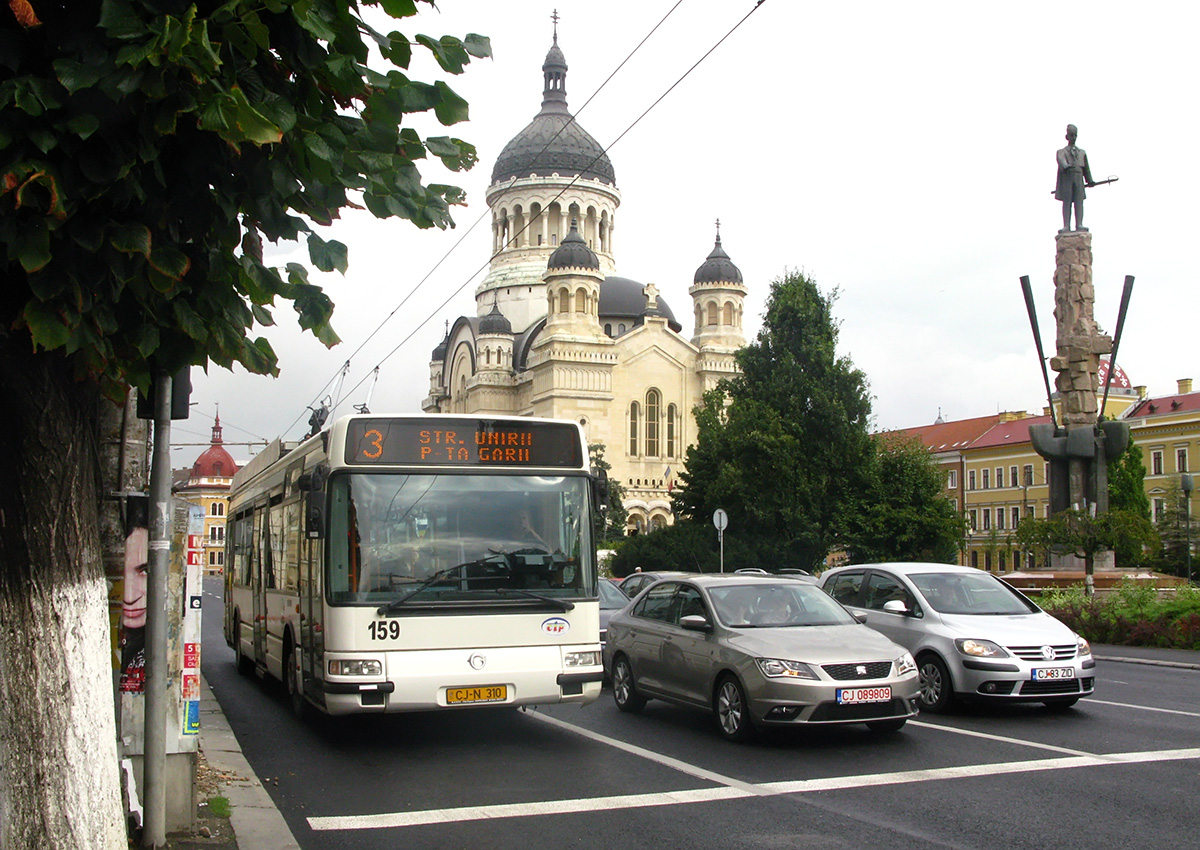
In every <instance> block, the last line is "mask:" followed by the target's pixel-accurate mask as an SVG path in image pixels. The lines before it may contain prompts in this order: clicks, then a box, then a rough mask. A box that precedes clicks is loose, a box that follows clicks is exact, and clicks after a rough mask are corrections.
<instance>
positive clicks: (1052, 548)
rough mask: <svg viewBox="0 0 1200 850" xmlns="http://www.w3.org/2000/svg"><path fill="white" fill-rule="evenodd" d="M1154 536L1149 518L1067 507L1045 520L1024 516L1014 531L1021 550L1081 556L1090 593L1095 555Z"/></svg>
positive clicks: (1139, 544)
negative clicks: (1094, 514) (1093, 512)
mask: <svg viewBox="0 0 1200 850" xmlns="http://www.w3.org/2000/svg"><path fill="white" fill-rule="evenodd" d="M1155 539H1156V534H1155V531H1154V527H1153V526H1152V525H1151V524H1150V520H1148V519H1146V518H1145V517H1142V516H1139V515H1138V514H1136V513H1131V512H1130V511H1125V510H1110V511H1109V512H1108V513H1105V514H1101V515H1100V516H1092V514H1091V513H1089V512H1087V511H1077V510H1074V509H1069V510H1065V511H1059V512H1058V513H1056V514H1054V515H1053V516H1051V517H1048V518H1046V519H1036V518H1034V517H1026V518H1025V519H1023V520H1021V524H1020V525H1018V526H1017V533H1016V540H1017V543H1018V545H1019V546H1020V547H1021V548H1022V549H1029V550H1034V551H1041V552H1045V553H1051V552H1053V553H1058V554H1067V555H1074V556H1075V557H1077V558H1080V559H1081V560H1082V561H1083V564H1084V575H1085V578H1084V582H1085V585H1086V587H1087V593H1088V595H1089V596H1090V595H1091V594H1092V591H1093V589H1094V579H1093V576H1094V574H1095V568H1096V555H1098V554H1099V553H1101V552H1104V551H1107V550H1108V549H1117V548H1118V547H1137V548H1141V547H1148V546H1152V545H1153V544H1154V542H1155Z"/></svg>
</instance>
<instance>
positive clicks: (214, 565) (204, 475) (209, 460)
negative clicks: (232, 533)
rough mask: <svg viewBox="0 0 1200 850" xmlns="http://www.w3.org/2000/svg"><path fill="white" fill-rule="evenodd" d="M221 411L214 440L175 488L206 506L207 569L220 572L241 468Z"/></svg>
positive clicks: (182, 472) (183, 471)
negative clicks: (227, 446) (232, 495)
mask: <svg viewBox="0 0 1200 850" xmlns="http://www.w3.org/2000/svg"><path fill="white" fill-rule="evenodd" d="M223 443H224V439H223V438H222V435H221V414H220V413H218V414H217V415H216V417H215V419H214V420H213V429H212V441H211V443H210V444H209V447H208V448H207V449H205V450H204V451H203V452H201V453H200V456H199V457H198V458H196V462H195V463H193V464H192V468H191V469H190V470H182V471H181V472H180V473H179V474H178V476H177V478H176V483H175V486H174V491H175V493H176V494H177V495H178V497H179V498H181V499H183V500H185V501H188V502H191V503H192V504H194V505H199V506H200V507H201V508H202V509H203V510H204V555H203V558H204V569H206V570H208V571H209V572H220V571H221V570H222V569H223V568H224V566H225V519H226V516H227V515H228V513H229V486H230V485H231V484H232V483H233V476H234V473H236V472H237V471H238V465H237V461H235V460H234V459H233V456H232V455H231V454H229V452H228V451H227V450H226V449H225V446H224V445H223Z"/></svg>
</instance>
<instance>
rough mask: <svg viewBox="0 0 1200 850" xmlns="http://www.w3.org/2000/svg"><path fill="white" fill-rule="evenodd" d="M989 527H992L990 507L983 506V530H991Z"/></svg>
mask: <svg viewBox="0 0 1200 850" xmlns="http://www.w3.org/2000/svg"><path fill="white" fill-rule="evenodd" d="M991 527H992V509H991V508H984V509H983V530H984V531H989V530H991Z"/></svg>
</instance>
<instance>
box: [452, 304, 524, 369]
mask: <svg viewBox="0 0 1200 850" xmlns="http://www.w3.org/2000/svg"><path fill="white" fill-rule="evenodd" d="M479 332H480V333H481V334H508V335H509V336H512V322H510V321H509V320H508V317H506V316H505V315H504V314H503V313H501V312H500V304H499V302H498V301H492V312H490V313H488V314H487V315H486V316H484V317H483V318H482V319H480V320H479ZM442 356H443V357H445V355H444V354H443V355H442Z"/></svg>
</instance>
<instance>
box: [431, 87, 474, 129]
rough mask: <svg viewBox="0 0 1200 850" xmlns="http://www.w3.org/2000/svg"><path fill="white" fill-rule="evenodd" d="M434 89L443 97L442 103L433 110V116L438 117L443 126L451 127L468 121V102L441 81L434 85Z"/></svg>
mask: <svg viewBox="0 0 1200 850" xmlns="http://www.w3.org/2000/svg"><path fill="white" fill-rule="evenodd" d="M434 87H435V88H436V89H437V90H438V94H440V95H441V102H439V103H438V104H437V105H436V106H435V107H434V108H433V114H434V115H436V116H437V119H438V121H440V122H441V123H442V126H444V127H449V126H451V125H452V124H457V123H458V122H460V121H466V120H467V118H468V114H467V112H468V108H467V102H466V101H465V100H463V99H462V98H461V97H459V96H458V95H457V94H455V93H454V90H453V89H451V88H450V87H449V86H448V85H446V84H445V83H443V82H442V81H441V80H438V81H437V82H436V83H434Z"/></svg>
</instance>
